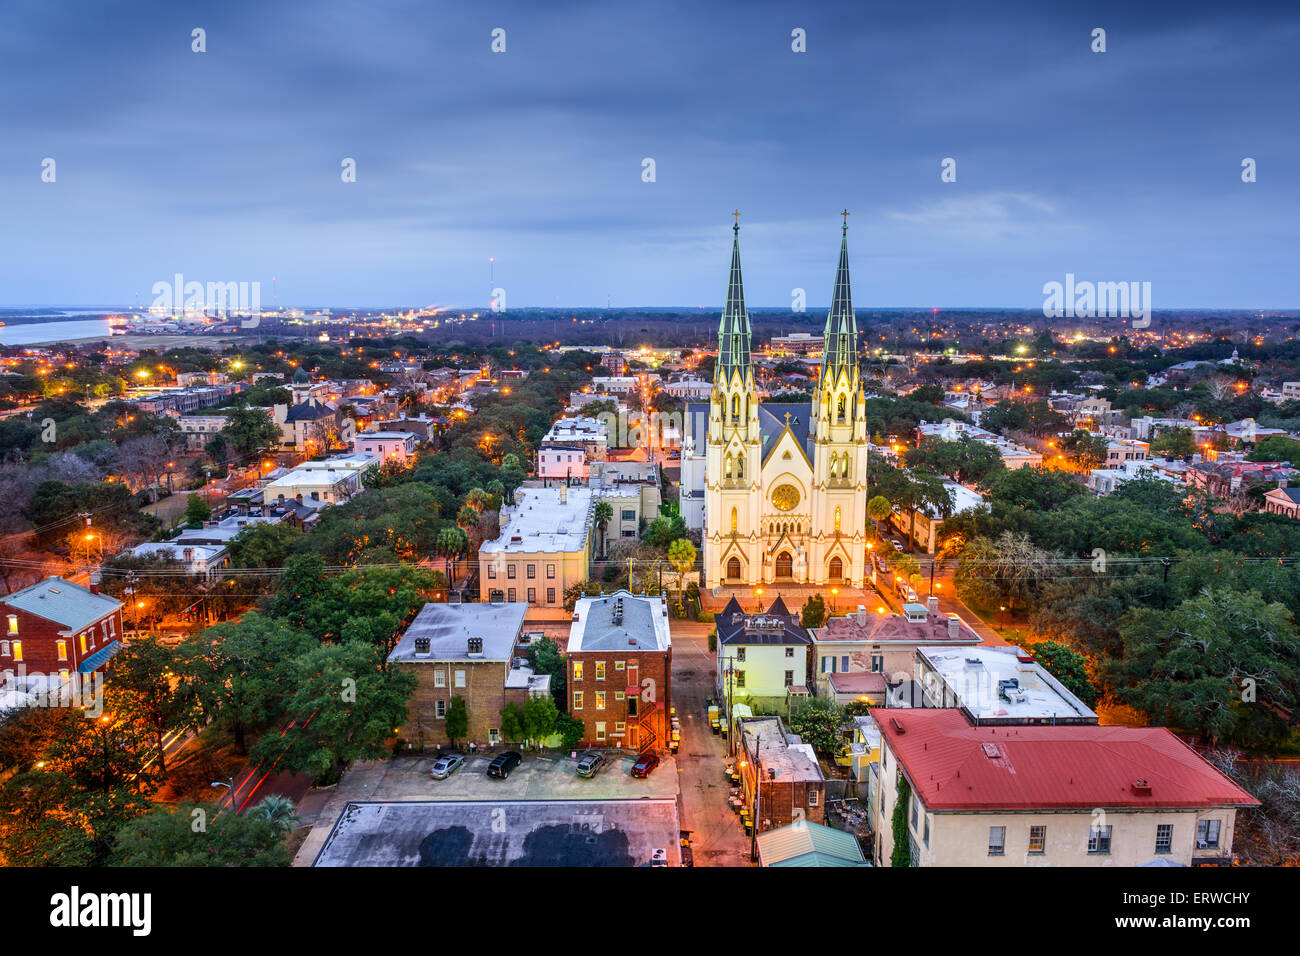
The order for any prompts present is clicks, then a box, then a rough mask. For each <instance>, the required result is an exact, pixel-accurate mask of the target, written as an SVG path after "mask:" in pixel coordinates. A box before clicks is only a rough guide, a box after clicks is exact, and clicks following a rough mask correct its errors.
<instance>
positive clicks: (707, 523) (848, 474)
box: [681, 224, 867, 588]
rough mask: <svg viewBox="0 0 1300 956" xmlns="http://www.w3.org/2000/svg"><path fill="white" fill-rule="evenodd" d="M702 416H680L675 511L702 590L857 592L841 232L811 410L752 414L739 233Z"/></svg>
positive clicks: (859, 401)
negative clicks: (692, 547) (688, 537)
mask: <svg viewBox="0 0 1300 956" xmlns="http://www.w3.org/2000/svg"><path fill="white" fill-rule="evenodd" d="M732 230H733V234H734V235H733V239H732V244H731V273H730V276H729V277H728V279H727V299H726V304H725V305H724V306H723V310H722V320H721V322H720V323H719V325H718V359H717V365H716V367H715V369H714V374H713V391H712V394H711V396H710V398H709V401H708V403H707V404H705V403H695V404H692V405H688V406H687V409H686V416H685V435H684V441H683V451H682V483H681V504H682V516H683V517H684V518H685V519H686V522H687V524H688V526H690V527H694V528H699V529H701V531H702V535H703V551H704V578H705V585H706V586H707V587H710V588H714V587H738V586H742V585H764V584H775V585H780V584H783V583H784V584H813V585H824V586H826V587H828V588H829V587H832V586H835V585H844V584H847V585H851V586H853V587H861V586H862V581H863V574H864V571H865V568H866V565H865V561H866V534H865V529H866V525H867V511H866V508H867V496H866V478H867V426H866V395H865V393H864V392H863V389H862V380H861V374H860V371H859V367H858V347H857V341H858V330H857V320H856V319H855V318H854V315H853V301H852V297H851V295H850V289H849V244H848V226H847V224H846V225H845V226H843V227H842V236H841V239H840V260H839V265H838V266H837V267H836V271H835V289H834V293H833V294H832V297H831V308H830V312H829V313H828V314H827V316H826V332H825V346H824V353H823V359H822V367H821V372H820V374H819V376H818V381H817V388H816V392H815V393H814V395H813V399H812V402H811V404H804V403H802V402H797V403H781V402H761V401H759V397H758V390H757V387H756V385H755V381H754V368H753V362H752V361H751V357H750V348H751V340H750V330H749V314H748V313H747V312H746V311H745V289H744V284H743V283H742V281H741V275H740V226H739V225H738V224H737V225H735V226H733V227H732Z"/></svg>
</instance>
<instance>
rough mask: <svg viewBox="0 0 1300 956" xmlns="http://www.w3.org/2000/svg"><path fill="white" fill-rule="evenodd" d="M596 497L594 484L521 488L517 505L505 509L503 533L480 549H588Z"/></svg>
mask: <svg viewBox="0 0 1300 956" xmlns="http://www.w3.org/2000/svg"><path fill="white" fill-rule="evenodd" d="M561 497H564V498H565V499H566V500H565V501H561V500H560V499H561ZM592 500H593V499H592V492H591V489H590V488H576V487H575V488H568V489H566V488H563V487H561V488H521V489H519V490H518V491H516V492H515V504H514V506H513V507H507V508H502V509H501V536H500V537H499V538H497V539H496V540H495V541H485V542H483V545H482V547H480V548H479V553H480V554H496V553H502V554H510V553H533V552H538V553H547V554H550V553H555V552H560V551H583V550H586V548H587V542H588V539H589V537H590V534H591V508H592Z"/></svg>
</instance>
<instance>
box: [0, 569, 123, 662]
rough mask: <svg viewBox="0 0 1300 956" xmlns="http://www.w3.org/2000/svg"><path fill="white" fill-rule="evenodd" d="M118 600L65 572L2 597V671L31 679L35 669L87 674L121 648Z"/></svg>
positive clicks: (120, 613)
mask: <svg viewBox="0 0 1300 956" xmlns="http://www.w3.org/2000/svg"><path fill="white" fill-rule="evenodd" d="M121 636H122V602H121V601H118V600H116V599H114V598H111V597H109V596H108V595H106V594H100V593H99V587H98V585H92V586H91V587H90V588H84V587H82V586H81V585H80V584H73V583H72V582H71V581H65V580H64V579H63V578H58V577H51V578H46V579H45V580H44V581H42V582H41V583H40V584H33V585H32V586H31V587H28V588H23V589H22V590H21V591H15V592H14V593H13V594H8V595H6V596H4V597H2V598H0V675H2V676H3V681H0V683H10V682H13V681H15V680H17V681H19V682H24V681H23V678H24V677H26V678H29V680H27V681H25V683H28V684H30V682H31V681H30V678H33V677H35V676H36V675H38V674H39V675H42V676H54V675H57V676H58V677H59V683H64V682H66V681H67V680H68V678H69V677H71V676H72V675H73V674H90V673H92V672H94V671H99V670H103V669H104V665H105V664H107V663H108V661H109V659H110V658H111V657H112V656H113V655H114V654H116V653H117V652H118V650H119V649H120V648H121V643H120V638H121Z"/></svg>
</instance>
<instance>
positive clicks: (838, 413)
mask: <svg viewBox="0 0 1300 956" xmlns="http://www.w3.org/2000/svg"><path fill="white" fill-rule="evenodd" d="M835 420H836V421H839V422H842V421H844V396H843V395H841V396H840V400H839V402H838V403H837V404H836V406H835Z"/></svg>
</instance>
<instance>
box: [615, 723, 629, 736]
mask: <svg viewBox="0 0 1300 956" xmlns="http://www.w3.org/2000/svg"><path fill="white" fill-rule="evenodd" d="M626 729H627V724H626V723H625V722H624V721H621V720H616V721H614V730H615V731H616V732H617V733H620V734H621V733H623V731H624V730H626Z"/></svg>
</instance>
